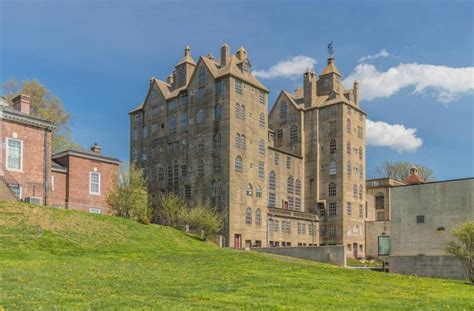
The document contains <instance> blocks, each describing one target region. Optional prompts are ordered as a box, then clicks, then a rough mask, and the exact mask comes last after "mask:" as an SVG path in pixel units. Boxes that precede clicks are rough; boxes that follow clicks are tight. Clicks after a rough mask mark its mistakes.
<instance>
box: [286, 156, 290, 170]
mask: <svg viewBox="0 0 474 311" xmlns="http://www.w3.org/2000/svg"><path fill="white" fill-rule="evenodd" d="M286 168H287V169H290V168H291V158H290V157H286Z"/></svg>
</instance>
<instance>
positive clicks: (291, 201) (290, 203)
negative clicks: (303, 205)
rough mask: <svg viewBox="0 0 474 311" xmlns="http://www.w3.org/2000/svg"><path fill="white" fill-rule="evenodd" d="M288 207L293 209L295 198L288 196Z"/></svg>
mask: <svg viewBox="0 0 474 311" xmlns="http://www.w3.org/2000/svg"><path fill="white" fill-rule="evenodd" d="M288 208H289V209H291V210H294V209H295V198H294V197H293V196H288Z"/></svg>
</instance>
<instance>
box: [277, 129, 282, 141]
mask: <svg viewBox="0 0 474 311" xmlns="http://www.w3.org/2000/svg"><path fill="white" fill-rule="evenodd" d="M277 139H278V141H279V142H281V141H282V140H283V130H282V129H278V130H277Z"/></svg>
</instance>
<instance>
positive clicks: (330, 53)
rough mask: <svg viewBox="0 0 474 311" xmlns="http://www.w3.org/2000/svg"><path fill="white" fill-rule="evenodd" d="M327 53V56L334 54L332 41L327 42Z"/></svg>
mask: <svg viewBox="0 0 474 311" xmlns="http://www.w3.org/2000/svg"><path fill="white" fill-rule="evenodd" d="M328 54H329V57H333V56H334V46H333V44H332V41H331V42H329V43H328Z"/></svg>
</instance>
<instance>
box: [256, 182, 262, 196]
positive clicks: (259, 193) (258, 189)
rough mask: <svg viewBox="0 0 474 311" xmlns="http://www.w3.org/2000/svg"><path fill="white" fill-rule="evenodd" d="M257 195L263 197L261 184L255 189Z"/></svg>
mask: <svg viewBox="0 0 474 311" xmlns="http://www.w3.org/2000/svg"><path fill="white" fill-rule="evenodd" d="M255 197H257V198H261V197H262V187H260V185H258V186H257V189H256V190H255Z"/></svg>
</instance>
